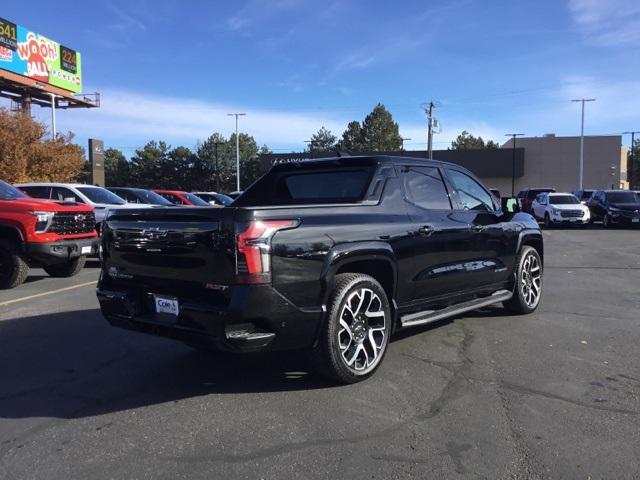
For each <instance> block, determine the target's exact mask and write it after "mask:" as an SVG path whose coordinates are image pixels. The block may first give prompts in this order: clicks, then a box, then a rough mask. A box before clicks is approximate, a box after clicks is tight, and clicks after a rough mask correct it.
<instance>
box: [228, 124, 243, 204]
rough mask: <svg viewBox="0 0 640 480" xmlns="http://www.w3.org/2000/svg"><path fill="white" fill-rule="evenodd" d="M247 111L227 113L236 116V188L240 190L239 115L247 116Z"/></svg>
mask: <svg viewBox="0 0 640 480" xmlns="http://www.w3.org/2000/svg"><path fill="white" fill-rule="evenodd" d="M245 115H246V113H227V116H228V117H236V188H237V191H238V192H239V191H240V137H239V136H238V117H243V116H245Z"/></svg>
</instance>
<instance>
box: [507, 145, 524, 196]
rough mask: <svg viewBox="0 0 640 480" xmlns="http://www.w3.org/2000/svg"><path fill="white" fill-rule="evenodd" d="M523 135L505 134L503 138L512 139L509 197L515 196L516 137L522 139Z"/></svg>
mask: <svg viewBox="0 0 640 480" xmlns="http://www.w3.org/2000/svg"><path fill="white" fill-rule="evenodd" d="M523 135H524V133H507V134H505V137H511V138H513V146H512V148H511V151H512V152H513V155H512V159H511V196H512V197H515V195H516V137H522V136H523Z"/></svg>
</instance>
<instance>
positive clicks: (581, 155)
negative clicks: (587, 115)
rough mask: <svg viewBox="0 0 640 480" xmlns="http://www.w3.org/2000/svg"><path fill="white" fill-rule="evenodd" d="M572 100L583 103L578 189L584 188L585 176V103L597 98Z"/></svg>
mask: <svg viewBox="0 0 640 480" xmlns="http://www.w3.org/2000/svg"><path fill="white" fill-rule="evenodd" d="M571 101H572V102H580V103H582V120H581V123H580V174H579V180H578V190H582V183H583V177H584V103H585V102H595V101H596V99H595V98H578V99H575V100H571Z"/></svg>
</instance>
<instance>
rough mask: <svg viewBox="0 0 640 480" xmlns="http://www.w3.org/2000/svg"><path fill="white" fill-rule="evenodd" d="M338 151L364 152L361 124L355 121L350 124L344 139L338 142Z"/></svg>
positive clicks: (344, 133)
mask: <svg viewBox="0 0 640 480" xmlns="http://www.w3.org/2000/svg"><path fill="white" fill-rule="evenodd" d="M338 149H339V150H342V151H345V152H353V153H356V152H362V151H364V142H363V139H362V126H361V125H360V122H357V121H355V120H354V121H352V122H349V124H348V125H347V128H346V130H345V131H344V132H343V133H342V139H341V140H340V142H338Z"/></svg>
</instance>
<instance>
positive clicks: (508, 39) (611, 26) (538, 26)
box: [0, 0, 640, 155]
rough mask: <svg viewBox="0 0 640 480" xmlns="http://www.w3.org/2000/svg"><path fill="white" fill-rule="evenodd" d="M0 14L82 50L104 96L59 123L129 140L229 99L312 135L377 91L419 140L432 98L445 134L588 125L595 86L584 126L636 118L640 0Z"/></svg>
mask: <svg viewBox="0 0 640 480" xmlns="http://www.w3.org/2000/svg"><path fill="white" fill-rule="evenodd" d="M0 17H3V18H6V19H7V20H10V21H13V22H15V23H18V24H21V25H24V26H26V27H28V28H30V29H32V30H33V31H36V32H38V33H40V34H42V35H45V36H47V37H49V38H51V39H53V40H55V41H58V42H60V43H62V44H64V45H65V46H68V47H70V48H73V49H75V50H78V51H80V52H81V54H82V64H83V82H84V86H83V90H84V91H85V92H94V91H97V92H100V94H101V106H100V108H98V109H92V110H72V111H60V112H59V114H58V129H59V131H72V132H74V133H75V135H76V140H77V141H78V143H81V144H83V145H84V144H86V139H87V138H89V137H93V138H100V139H103V140H104V141H105V144H106V146H107V147H115V148H120V149H121V150H123V151H124V152H125V154H126V155H131V154H132V153H133V151H134V149H135V148H138V147H140V146H142V145H144V144H145V143H146V142H147V141H149V140H151V139H156V140H165V141H167V142H169V143H170V144H171V145H174V146H176V145H184V146H187V147H194V146H195V145H196V144H197V142H198V141H203V140H204V139H206V138H207V137H208V136H209V135H210V134H211V133H213V132H214V131H219V132H221V133H223V134H224V135H225V136H228V135H229V134H230V133H232V132H233V131H234V128H235V123H234V120H233V118H232V117H229V116H227V113H230V112H244V113H246V114H247V115H246V116H245V117H242V118H241V119H240V130H241V131H244V132H247V133H249V134H250V135H253V136H254V137H255V139H256V141H257V142H258V144H259V145H262V144H266V145H268V146H269V147H270V148H271V149H272V150H273V151H275V152H285V151H291V150H301V149H303V148H305V143H304V141H305V140H308V139H309V137H310V136H311V135H312V134H313V133H314V132H315V131H317V130H318V129H319V128H320V127H321V126H325V127H326V128H328V129H330V130H331V131H332V132H333V133H334V134H336V135H337V136H340V135H341V134H342V131H343V130H344V129H345V127H346V124H347V123H348V122H349V121H351V120H362V119H363V118H364V117H365V116H366V114H367V113H369V112H370V111H371V110H372V108H373V107H374V106H375V105H376V104H377V103H378V102H381V103H383V104H384V105H386V106H387V108H388V109H389V110H390V111H391V113H392V114H393V116H394V119H395V120H396V121H397V122H398V123H399V125H400V133H401V135H402V136H403V137H405V138H410V139H411V140H407V141H406V142H405V147H406V148H407V149H409V150H421V149H425V146H426V120H425V113H424V110H423V104H424V103H425V102H428V101H430V100H434V101H435V102H436V108H435V116H436V117H437V118H438V120H439V121H440V124H441V131H440V132H439V133H438V134H437V135H435V137H434V148H435V149H439V148H447V147H448V146H449V145H450V142H451V140H452V139H453V138H455V137H456V136H457V135H458V134H459V133H460V132H461V131H462V130H467V131H469V132H471V133H472V134H475V135H481V136H482V137H483V138H485V139H493V140H496V141H498V142H500V143H503V142H504V141H505V136H504V135H505V134H506V133H511V132H518V133H525V134H527V135H528V136H536V135H538V136H539V135H543V134H545V133H555V134H557V135H577V134H579V132H580V106H579V104H576V103H572V102H571V100H572V99H575V98H581V97H589V98H595V99H596V101H595V102H592V103H589V104H587V106H586V124H585V133H586V134H618V133H621V132H623V131H627V130H640V49H639V48H638V47H640V2H639V1H637V0H538V1H518V0H511V1H509V0H505V1H488V0H485V1H481V0H477V1H474V0H451V1H439V2H436V1H432V0H415V1H413V0H411V1H397V0H396V1H378V0H335V1H331V0H329V1H325V2H319V1H317V0H316V1H311V0H273V1H269V0H236V1H233V2H230V1H227V2H223V1H204V0H201V1H192V0H182V1H180V2H178V1H168V0H127V1H119V0H118V1H116V0H105V1H101V2H95V3H94V4H91V5H89V4H87V3H86V2H80V1H70V0H60V1H58V2H51V1H47V2H40V1H36V0H31V1H29V2H16V1H14V2H3V5H2V7H0ZM0 105H5V106H6V103H0ZM33 112H34V114H35V115H36V116H37V117H38V118H41V119H43V120H45V121H46V122H47V123H48V121H49V117H50V110H46V109H40V108H38V107H34V109H33ZM624 142H625V143H626V144H628V143H629V139H628V138H626V137H625V140H624Z"/></svg>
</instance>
